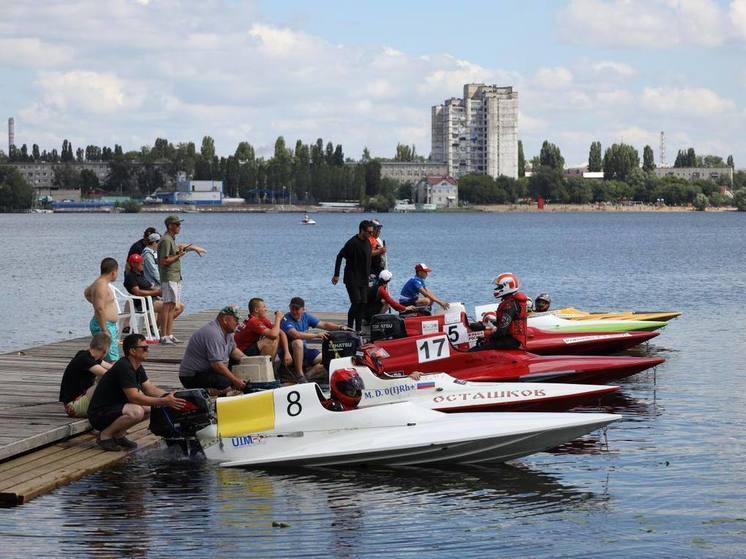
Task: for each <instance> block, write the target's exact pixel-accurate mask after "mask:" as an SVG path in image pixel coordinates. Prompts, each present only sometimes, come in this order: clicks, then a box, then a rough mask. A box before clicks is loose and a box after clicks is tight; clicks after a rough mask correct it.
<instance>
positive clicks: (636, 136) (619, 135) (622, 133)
mask: <svg viewBox="0 0 746 559" xmlns="http://www.w3.org/2000/svg"><path fill="white" fill-rule="evenodd" d="M611 140H612V143H622V142H623V143H625V144H631V145H634V146H646V145H648V146H656V147H657V146H658V144H659V143H660V130H658V131H653V130H646V129H644V128H641V127H639V126H627V127H625V128H618V129H616V130H614V131H613V132H612V133H611Z"/></svg>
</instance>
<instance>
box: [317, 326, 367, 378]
mask: <svg viewBox="0 0 746 559" xmlns="http://www.w3.org/2000/svg"><path fill="white" fill-rule="evenodd" d="M327 334H328V336H327V337H326V339H324V342H323V343H322V345H321V362H322V363H323V364H324V367H325V368H326V370H327V371H328V370H329V363H331V360H332V359H337V358H338V357H354V356H355V354H356V353H357V350H358V349H360V348H361V347H362V345H363V343H362V341H361V340H360V336H358V335H357V334H355V333H354V332H345V331H338V332H337V331H334V332H327Z"/></svg>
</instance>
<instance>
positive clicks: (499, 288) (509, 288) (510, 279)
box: [494, 272, 520, 299]
mask: <svg viewBox="0 0 746 559" xmlns="http://www.w3.org/2000/svg"><path fill="white" fill-rule="evenodd" d="M519 287H520V282H519V281H518V278H517V277H516V276H515V275H514V274H512V273H510V272H506V273H504V274H500V275H499V276H497V277H496V278H495V291H494V295H495V297H497V298H498V299H502V298H503V297H505V296H506V295H510V294H511V293H515V292H516V291H518V288H519Z"/></svg>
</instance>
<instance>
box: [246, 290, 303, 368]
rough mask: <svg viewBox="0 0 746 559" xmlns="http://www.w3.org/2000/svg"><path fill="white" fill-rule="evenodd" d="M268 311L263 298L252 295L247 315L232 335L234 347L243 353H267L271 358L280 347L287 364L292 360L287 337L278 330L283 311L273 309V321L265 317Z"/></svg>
mask: <svg viewBox="0 0 746 559" xmlns="http://www.w3.org/2000/svg"><path fill="white" fill-rule="evenodd" d="M268 314H269V311H268V310H267V305H266V304H265V303H264V300H263V299H260V298H259V297H254V298H253V299H251V300H250V301H249V317H248V318H247V319H246V320H245V321H244V322H243V324H242V325H241V326H239V327H238V329H237V330H236V333H235V335H234V340H235V341H236V347H237V348H238V349H240V350H241V351H243V352H244V354H245V355H269V356H270V357H271V358H272V359H273V360H274V358H275V355H277V349H278V348H279V347H282V349H283V360H284V362H285V365H286V366H288V365H290V363H292V362H293V358H292V356H291V355H290V351H289V349H288V338H287V336H286V335H285V332H283V331H282V330H280V321H281V320H282V317H283V313H281V312H280V311H275V322H274V324H273V323H272V322H270V320H269V319H268V318H267V315H268Z"/></svg>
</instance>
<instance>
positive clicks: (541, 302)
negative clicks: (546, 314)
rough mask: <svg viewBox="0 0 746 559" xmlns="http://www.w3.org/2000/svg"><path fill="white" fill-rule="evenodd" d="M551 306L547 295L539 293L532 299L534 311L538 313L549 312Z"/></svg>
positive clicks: (550, 300) (550, 299)
mask: <svg viewBox="0 0 746 559" xmlns="http://www.w3.org/2000/svg"><path fill="white" fill-rule="evenodd" d="M551 304H552V298H551V297H550V296H549V293H540V294H539V295H537V296H536V299H534V310H535V311H538V312H542V311H547V310H549V305H551Z"/></svg>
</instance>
